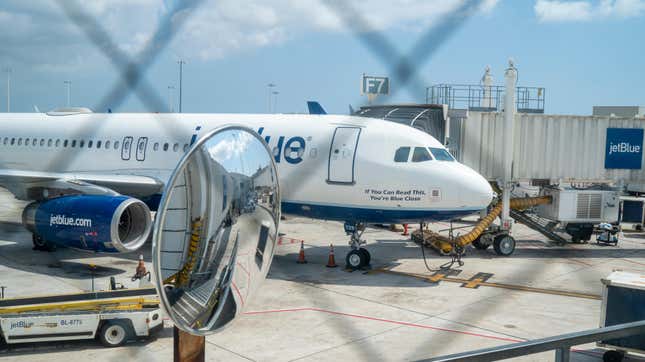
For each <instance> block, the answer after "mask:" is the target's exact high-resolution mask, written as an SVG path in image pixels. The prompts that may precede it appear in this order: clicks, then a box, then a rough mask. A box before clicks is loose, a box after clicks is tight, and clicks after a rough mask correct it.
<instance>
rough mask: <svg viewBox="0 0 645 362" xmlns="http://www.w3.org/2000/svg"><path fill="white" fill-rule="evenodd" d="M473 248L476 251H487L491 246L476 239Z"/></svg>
mask: <svg viewBox="0 0 645 362" xmlns="http://www.w3.org/2000/svg"><path fill="white" fill-rule="evenodd" d="M473 246H474V247H475V249H479V250H486V249H488V247H489V246H490V244H484V243H482V242H481V240H480V239H479V238H477V239H475V240H474V241H473Z"/></svg>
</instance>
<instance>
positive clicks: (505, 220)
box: [502, 59, 517, 231]
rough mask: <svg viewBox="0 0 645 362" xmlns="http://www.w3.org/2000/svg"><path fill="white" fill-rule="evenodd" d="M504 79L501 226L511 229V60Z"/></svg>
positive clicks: (514, 78)
mask: <svg viewBox="0 0 645 362" xmlns="http://www.w3.org/2000/svg"><path fill="white" fill-rule="evenodd" d="M504 78H505V80H506V87H505V91H506V94H505V98H504V145H503V147H504V157H503V159H504V172H503V175H504V176H503V185H502V228H503V229H506V230H509V231H510V230H511V228H512V227H513V219H511V217H510V199H511V189H512V187H513V151H514V149H515V147H514V146H515V143H514V137H515V132H514V131H515V83H516V82H517V69H515V64H513V60H510V59H509V61H508V68H507V69H506V72H505V73H504Z"/></svg>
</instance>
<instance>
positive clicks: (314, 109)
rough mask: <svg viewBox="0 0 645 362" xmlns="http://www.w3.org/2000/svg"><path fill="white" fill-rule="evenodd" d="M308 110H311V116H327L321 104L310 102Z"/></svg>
mask: <svg viewBox="0 0 645 362" xmlns="http://www.w3.org/2000/svg"><path fill="white" fill-rule="evenodd" d="M307 108H309V114H327V112H325V110H324V109H323V107H322V106H321V105H320V103H318V102H315V101H308V102H307Z"/></svg>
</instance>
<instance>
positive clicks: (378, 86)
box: [361, 74, 390, 94]
mask: <svg viewBox="0 0 645 362" xmlns="http://www.w3.org/2000/svg"><path fill="white" fill-rule="evenodd" d="M361 94H390V79H389V78H388V77H372V76H370V75H365V74H363V81H362V82H361Z"/></svg>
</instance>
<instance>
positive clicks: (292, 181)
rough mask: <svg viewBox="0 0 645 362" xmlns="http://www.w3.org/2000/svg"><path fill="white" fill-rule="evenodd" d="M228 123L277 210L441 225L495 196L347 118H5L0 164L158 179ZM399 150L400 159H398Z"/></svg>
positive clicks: (415, 143) (423, 143)
mask: <svg viewBox="0 0 645 362" xmlns="http://www.w3.org/2000/svg"><path fill="white" fill-rule="evenodd" d="M227 124H240V125H244V126H247V127H249V128H251V129H253V130H255V131H257V132H258V133H260V134H261V136H262V137H263V138H264V139H265V140H266V141H267V143H268V145H269V148H270V149H271V150H272V151H273V155H274V159H275V161H276V165H277V167H278V176H279V182H280V188H281V193H282V210H283V212H284V213H288V214H297V215H303V216H308V217H314V218H322V219H333V220H341V221H362V222H368V223H370V222H371V223H389V222H415V221H420V220H428V221H432V220H448V219H453V218H456V217H460V216H464V215H467V214H471V213H473V212H476V211H478V210H481V209H483V208H485V207H486V206H487V205H488V204H489V203H490V201H491V198H492V191H491V189H490V186H489V185H488V184H487V183H486V180H484V179H483V178H482V177H481V176H480V175H479V174H477V173H476V172H474V171H473V170H471V169H470V168H468V167H466V166H464V165H462V164H460V163H458V162H456V161H454V160H440V158H438V157H431V158H430V159H426V158H423V157H421V158H419V157H417V155H416V153H415V152H417V151H418V150H417V148H426V150H428V149H445V148H444V147H443V146H442V145H441V144H440V143H439V142H438V141H437V140H436V139H434V138H433V137H431V136H430V135H428V134H426V133H423V132H421V131H418V130H416V129H413V128H411V127H407V126H403V125H399V124H396V123H392V122H387V121H382V120H375V119H368V118H360V117H351V116H335V115H254V114H150V113H148V114H146V113H140V114H137V113H130V114H128V113H120V114H117V113H115V114H94V113H90V114H76V115H66V116H51V115H47V114H35V113H31V114H30V113H24V114H7V115H2V116H0V165H1V166H0V167H1V168H4V169H12V170H23V171H42V172H56V173H65V174H68V175H70V177H73V175H82V174H109V175H115V174H116V175H138V176H147V177H152V178H155V179H157V180H160V181H161V182H163V183H165V182H166V181H167V180H168V178H169V177H170V174H171V172H172V171H173V170H174V168H175V166H176V165H177V163H178V161H179V160H180V158H181V157H182V156H183V154H184V153H185V151H186V150H187V149H188V147H190V145H191V144H192V143H193V142H194V141H195V140H196V139H197V138H198V137H200V136H201V135H203V134H205V133H206V131H208V130H211V129H215V128H218V127H220V126H223V125H227ZM406 147H409V148H410V149H409V151H410V155H409V156H406V157H407V160H406V161H401V160H399V162H395V154H397V153H398V152H399V150H400V149H401V148H406ZM419 152H421V151H419ZM426 157H427V156H426ZM251 162H252V161H251ZM245 167H248V168H250V169H252V168H254V167H255V168H257V165H253V164H250V165H245ZM115 191H117V192H120V191H121V190H118V189H116V190H115ZM131 196H135V197H139V198H142V199H149V200H152V199H154V198H155V197H158V196H159V195H131Z"/></svg>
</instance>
